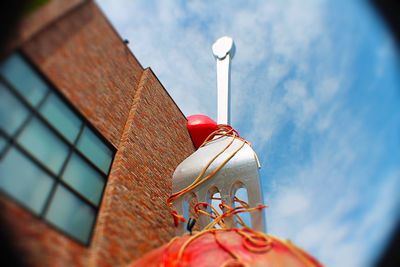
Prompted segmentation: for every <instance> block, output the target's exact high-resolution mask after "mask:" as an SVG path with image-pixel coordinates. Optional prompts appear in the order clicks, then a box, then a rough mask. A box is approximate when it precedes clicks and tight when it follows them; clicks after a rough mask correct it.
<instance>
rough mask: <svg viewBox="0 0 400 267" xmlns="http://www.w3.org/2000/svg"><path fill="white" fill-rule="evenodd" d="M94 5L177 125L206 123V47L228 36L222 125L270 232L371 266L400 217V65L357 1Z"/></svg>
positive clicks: (318, 252)
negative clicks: (156, 85) (230, 53)
mask: <svg viewBox="0 0 400 267" xmlns="http://www.w3.org/2000/svg"><path fill="white" fill-rule="evenodd" d="M98 3H99V5H100V6H101V8H102V9H103V11H104V12H105V13H106V15H107V16H108V17H109V19H110V21H111V22H112V23H113V24H114V26H115V27H116V29H117V31H118V32H119V33H120V34H121V36H122V37H123V38H126V39H129V41H130V44H129V47H130V48H131V49H132V51H133V53H134V54H135V55H136V56H137V58H138V59H139V61H140V62H141V63H142V64H143V66H145V67H147V66H150V67H151V68H152V69H153V70H154V72H155V73H156V75H157V76H158V77H159V79H160V80H161V82H162V83H163V84H164V86H165V87H166V89H167V90H168V92H169V93H170V94H171V96H172V97H173V98H174V100H175V101H176V102H177V104H178V105H179V106H180V108H181V109H182V111H183V112H184V113H185V114H186V115H191V114H199V113H201V114H206V115H208V116H210V117H212V118H214V119H216V73H215V62H214V59H213V56H212V52H211V45H212V43H213V42H214V41H215V40H216V39H217V38H218V37H220V36H222V35H229V36H232V37H233V39H234V40H235V43H236V54H235V58H234V59H233V65H232V124H233V126H234V127H235V128H236V129H237V130H238V131H239V132H240V133H241V135H242V136H244V137H245V138H247V139H248V140H249V141H251V142H252V143H253V147H254V148H255V150H256V151H257V152H258V154H259V157H260V160H261V161H262V165H263V167H262V171H261V176H262V183H263V191H264V197H265V202H266V203H267V204H268V205H269V206H270V208H269V209H268V211H267V212H266V216H267V224H268V231H269V232H270V233H272V234H275V235H279V236H281V237H282V238H289V239H291V240H292V241H294V242H295V243H297V244H298V245H300V246H302V247H303V248H305V249H306V250H308V251H310V252H311V253H312V254H313V255H315V256H316V257H317V258H318V259H320V260H321V261H322V262H323V263H324V264H326V265H327V266H346V267H347V266H349V267H353V266H355V267H357V266H360V267H361V266H363V267H365V266H372V265H373V262H374V260H375V259H376V257H377V256H378V255H379V253H380V250H381V249H382V248H383V246H384V244H385V242H386V240H387V238H388V237H389V236H390V231H391V229H392V228H393V225H394V222H395V221H396V218H398V217H399V215H400V214H399V210H400V196H399V188H400V164H399V163H400V75H399V74H400V66H399V63H400V61H399V55H398V53H397V52H396V50H395V45H394V43H393V40H392V37H391V35H390V33H389V32H387V30H386V28H385V27H384V25H383V23H382V21H381V20H380V17H379V16H377V15H376V14H375V11H374V10H373V9H372V8H371V7H370V6H369V5H368V4H367V2H366V1H357V0H354V1H349V0H330V1H329V0H322V1H316V0H315V1H311V0H310V1H309V0H302V1H295V0H280V1H151V0H142V1H140V0H137V1H129V0H124V1H122V0H120V1H111V0H99V1H98Z"/></svg>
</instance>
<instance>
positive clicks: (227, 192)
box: [172, 137, 265, 234]
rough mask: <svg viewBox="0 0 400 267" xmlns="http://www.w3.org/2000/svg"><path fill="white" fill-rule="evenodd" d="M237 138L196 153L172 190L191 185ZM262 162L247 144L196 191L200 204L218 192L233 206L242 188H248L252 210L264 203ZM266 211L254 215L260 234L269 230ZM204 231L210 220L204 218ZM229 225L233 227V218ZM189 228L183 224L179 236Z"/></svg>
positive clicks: (231, 149) (180, 209)
mask: <svg viewBox="0 0 400 267" xmlns="http://www.w3.org/2000/svg"><path fill="white" fill-rule="evenodd" d="M232 138H233V137H224V138H221V139H218V140H214V141H212V142H210V143H209V144H207V145H205V146H203V147H201V148H199V149H198V150H197V151H196V152H194V153H193V154H192V155H190V156H189V157H188V158H186V159H185V160H184V161H183V162H181V163H180V164H179V165H178V167H177V168H176V170H175V172H174V174H173V180H172V191H173V192H178V191H180V190H182V189H183V188H186V187H187V186H189V185H190V184H191V183H192V182H193V181H194V180H195V179H196V177H197V176H198V174H199V173H200V172H201V170H202V169H203V167H204V166H206V165H207V163H208V162H209V161H210V160H211V159H212V158H213V157H214V156H215V155H217V154H218V153H219V152H220V151H222V150H223V149H224V148H225V146H226V145H227V144H228V143H229V142H230V141H231V140H232ZM242 143H243V141H242V140H240V139H235V140H234V141H233V143H232V145H231V146H229V148H228V149H227V150H226V151H224V152H223V153H222V154H221V155H220V156H219V157H218V158H217V159H216V160H215V161H214V162H213V163H212V164H211V165H210V167H209V168H208V170H207V171H206V173H205V175H207V174H209V173H211V172H212V171H213V170H215V169H216V168H217V167H218V166H219V165H220V164H221V163H222V162H223V161H224V160H226V159H227V158H228V157H229V156H230V155H231V154H232V153H233V152H234V151H235V150H236V149H237V148H238V147H239V146H240V145H242ZM258 169H259V168H258V162H257V159H256V154H255V152H254V150H253V149H252V148H251V146H250V145H248V144H245V145H244V147H243V148H242V149H240V150H239V152H238V153H237V154H236V155H235V156H234V157H233V158H232V159H231V160H229V161H228V163H227V164H226V165H225V166H224V167H223V168H222V169H221V170H220V171H219V172H217V174H216V175H214V176H213V177H212V178H211V179H209V180H208V181H206V182H205V183H203V184H202V185H200V186H199V187H197V188H196V189H195V190H194V191H192V192H193V193H194V194H195V195H196V198H197V200H198V201H199V202H209V201H210V197H211V196H212V195H213V194H214V193H215V192H220V194H221V198H222V201H224V203H226V204H227V205H229V206H233V203H232V200H233V197H234V195H235V192H236V190H237V189H238V188H241V187H245V188H246V189H247V192H248V198H249V205H250V207H256V206H257V205H259V204H262V203H263V196H262V190H261V182H260V177H259V173H258ZM183 201H184V198H183V197H182V198H178V199H177V200H176V201H175V203H174V206H175V209H176V211H177V212H178V213H179V214H183ZM263 215H264V212H262V211H256V212H252V213H251V221H252V228H253V229H255V230H258V231H265V222H264V216H263ZM198 223H200V228H203V227H205V226H206V225H207V224H208V223H209V221H208V218H206V217H204V216H202V218H201V219H200V222H198ZM226 223H227V224H228V226H233V220H232V218H229V219H228V220H227V221H226ZM184 231H185V225H183V224H181V225H180V227H179V228H178V230H177V234H183V233H184Z"/></svg>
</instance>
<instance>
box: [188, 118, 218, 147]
mask: <svg viewBox="0 0 400 267" xmlns="http://www.w3.org/2000/svg"><path fill="white" fill-rule="evenodd" d="M187 120H188V121H187V129H188V131H189V134H190V137H191V138H192V141H193V144H194V146H195V147H196V149H197V148H199V147H200V146H201V145H202V144H203V142H204V141H205V140H206V138H207V137H208V136H209V135H210V134H211V133H213V132H214V131H215V130H217V129H218V125H217V123H216V122H215V121H213V120H212V119H211V118H210V117H208V116H205V115H200V114H199V115H191V116H189V117H187Z"/></svg>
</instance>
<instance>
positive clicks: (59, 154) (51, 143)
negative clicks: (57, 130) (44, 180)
mask: <svg viewBox="0 0 400 267" xmlns="http://www.w3.org/2000/svg"><path fill="white" fill-rule="evenodd" d="M18 143H19V144H21V145H22V146H23V147H25V149H26V150H28V151H29V152H30V153H32V154H33V156H35V157H36V158H37V159H39V160H40V161H41V162H42V163H43V164H44V165H46V166H47V167H48V168H49V169H50V170H52V171H53V172H54V173H55V174H58V173H59V172H60V169H61V166H62V165H63V163H64V161H65V159H66V158H67V154H68V146H67V145H66V144H65V143H64V142H63V141H62V140H61V139H60V138H58V137H57V136H56V135H55V134H54V133H53V132H52V131H51V130H50V129H49V128H47V127H46V126H45V124H44V123H43V122H41V121H39V120H38V119H36V118H34V119H32V120H31V121H30V122H29V123H28V125H27V126H26V128H25V129H24V131H23V132H22V133H21V135H20V136H19V137H18Z"/></svg>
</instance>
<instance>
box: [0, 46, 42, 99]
mask: <svg viewBox="0 0 400 267" xmlns="http://www.w3.org/2000/svg"><path fill="white" fill-rule="evenodd" d="M0 73H1V74H2V75H3V76H4V78H6V79H7V80H8V82H10V83H11V84H12V85H13V86H14V87H15V89H17V90H18V91H19V92H20V93H21V95H22V96H23V97H25V98H26V100H27V101H28V102H29V103H31V104H32V105H33V106H36V105H37V104H38V103H39V102H40V100H41V99H42V98H43V97H44V95H45V93H46V92H47V90H48V86H47V84H46V83H45V82H44V81H43V80H42V79H41V78H40V77H39V75H38V74H37V73H36V72H35V71H34V70H33V69H32V68H31V67H30V66H29V65H28V64H27V62H26V61H25V60H24V59H23V58H22V56H21V55H20V54H17V53H15V54H12V55H11V56H9V57H8V58H7V59H6V60H5V61H4V62H3V64H1V65H0Z"/></svg>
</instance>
